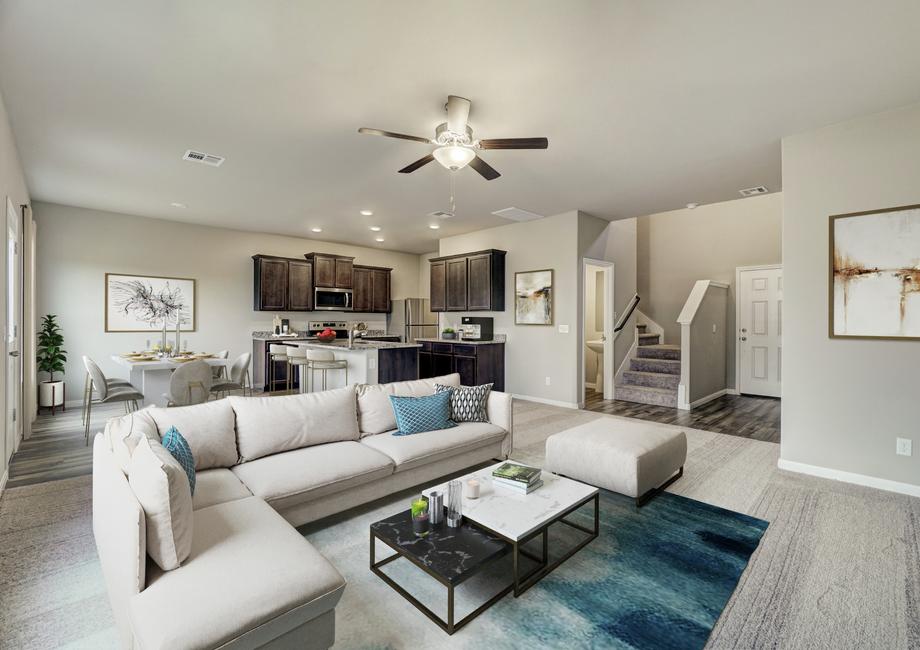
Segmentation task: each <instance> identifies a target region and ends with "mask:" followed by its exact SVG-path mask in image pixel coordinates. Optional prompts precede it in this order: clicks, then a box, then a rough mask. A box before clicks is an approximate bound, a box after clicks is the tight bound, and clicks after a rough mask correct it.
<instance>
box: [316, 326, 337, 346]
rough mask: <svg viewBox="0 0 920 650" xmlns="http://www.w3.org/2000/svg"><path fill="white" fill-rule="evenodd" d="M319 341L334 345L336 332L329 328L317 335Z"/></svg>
mask: <svg viewBox="0 0 920 650" xmlns="http://www.w3.org/2000/svg"><path fill="white" fill-rule="evenodd" d="M316 338H317V340H319V341H320V342H321V343H332V342H333V341H334V340H335V330H334V329H332V328H329V327H327V328H326V329H324V330H323V331H322V332H320V333H319V334H317V335H316Z"/></svg>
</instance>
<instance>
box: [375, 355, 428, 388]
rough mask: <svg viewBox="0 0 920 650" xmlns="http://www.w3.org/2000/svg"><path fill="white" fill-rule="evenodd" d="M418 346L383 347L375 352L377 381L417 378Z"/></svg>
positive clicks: (385, 382) (384, 382)
mask: <svg viewBox="0 0 920 650" xmlns="http://www.w3.org/2000/svg"><path fill="white" fill-rule="evenodd" d="M418 370H419V355H418V348H383V349H381V350H378V352H377V383H379V384H388V383H389V382H391V381H409V380H411V379H418V377H419V374H418Z"/></svg>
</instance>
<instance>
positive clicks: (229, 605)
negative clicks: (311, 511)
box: [129, 497, 345, 650]
mask: <svg viewBox="0 0 920 650" xmlns="http://www.w3.org/2000/svg"><path fill="white" fill-rule="evenodd" d="M194 522H195V539H194V543H193V545H192V551H191V555H189V557H188V559H187V560H186V562H185V564H183V566H182V568H181V569H179V570H177V571H170V572H167V573H160V572H155V573H154V574H153V575H151V576H150V577H149V579H148V581H147V588H146V589H145V590H144V591H142V592H141V593H140V594H138V595H137V596H135V597H134V598H132V599H131V604H130V606H129V607H130V618H131V624H132V628H133V629H134V633H135V636H136V639H137V644H136V645H137V647H139V648H143V649H144V650H159V649H166V648H216V647H219V646H222V645H223V644H226V643H228V642H230V641H232V640H234V639H236V638H237V637H239V636H240V635H242V634H244V633H246V632H248V631H250V630H252V629H254V628H257V627H259V626H260V625H265V624H269V623H271V622H273V621H276V619H278V617H280V616H282V615H286V617H292V620H290V621H289V623H290V624H291V627H292V628H293V627H295V626H296V625H302V624H303V623H306V622H307V621H310V620H312V619H314V618H316V617H317V616H320V615H322V614H324V613H325V612H327V611H329V610H331V609H332V608H334V607H335V605H336V604H337V603H338V601H339V598H341V595H342V591H343V590H344V588H345V580H344V578H342V576H341V574H339V572H338V571H336V569H335V567H333V566H332V564H330V563H329V561H328V560H326V559H325V558H324V557H323V556H322V555H320V553H319V551H317V550H316V549H315V548H313V546H312V545H311V544H310V543H309V542H307V541H306V540H305V539H304V538H303V537H302V536H301V535H300V534H299V533H298V532H297V531H296V530H294V528H292V527H291V525H290V524H289V523H287V522H286V521H285V520H284V519H282V517H281V516H280V515H279V514H278V513H276V512H275V511H274V510H272V509H271V507H270V506H268V505H267V504H266V503H265V502H264V501H262V500H261V499H257V498H255V497H249V498H246V499H239V500H236V501H230V502H228V503H221V504H219V505H214V506H211V507H208V508H203V509H201V510H197V511H196V512H195V514H194ZM164 621H165V622H168V624H164Z"/></svg>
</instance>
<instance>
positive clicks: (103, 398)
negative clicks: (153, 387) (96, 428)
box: [83, 357, 144, 445]
mask: <svg viewBox="0 0 920 650" xmlns="http://www.w3.org/2000/svg"><path fill="white" fill-rule="evenodd" d="M83 365H85V366H86V371H87V372H88V373H89V374H90V382H91V383H90V391H91V392H92V391H96V394H97V395H98V396H99V399H98V400H97V401H96V403H97V404H112V403H115V402H123V403H124V405H125V409H126V410H131V409H132V408H133V410H135V411H136V410H137V400H143V399H144V395H143V393H141V392H140V391H139V390H137V389H136V388H134V386H131V385H130V384H129V385H127V386H112V387H109V384H108V383H107V382H106V380H105V374H103V372H102V370H101V369H100V368H99V366H97V365H96V362H95V361H93V360H92V359H90V358H89V357H83ZM92 419H93V400H92V399H90V400H87V402H86V418H85V422H84V425H85V429H84V430H83V437H84V438H85V439H86V444H87V445H89V427H90V424H91V422H92Z"/></svg>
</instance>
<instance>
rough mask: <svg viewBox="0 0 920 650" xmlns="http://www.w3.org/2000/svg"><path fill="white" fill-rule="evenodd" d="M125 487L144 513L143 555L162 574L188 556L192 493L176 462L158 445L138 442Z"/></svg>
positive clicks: (148, 440) (190, 543) (175, 566)
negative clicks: (145, 554) (145, 546)
mask: <svg viewBox="0 0 920 650" xmlns="http://www.w3.org/2000/svg"><path fill="white" fill-rule="evenodd" d="M128 483H129V484H130V485H131V489H132V490H134V495H135V496H136V497H137V500H138V502H139V503H140V504H141V507H142V508H143V509H144V515H145V519H146V521H147V554H148V555H149V556H150V557H151V559H152V560H153V561H154V562H156V564H157V566H158V567H160V568H161V569H163V570H164V571H170V570H172V569H176V568H178V567H179V565H180V564H182V562H183V561H184V560H185V559H186V558H187V557H188V556H189V554H190V553H191V552H192V527H193V522H192V491H191V488H190V486H189V482H188V476H187V475H186V473H185V470H183V469H182V466H181V465H180V464H179V462H178V461H177V460H176V459H175V458H173V456H172V454H170V453H169V452H168V451H167V450H166V449H165V448H164V447H163V445H161V444H160V443H159V442H157V441H155V440H150V439H149V438H146V437H143V438H140V439H139V441H138V444H137V448H136V449H135V450H134V454H132V456H131V462H130V463H129V465H128Z"/></svg>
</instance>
